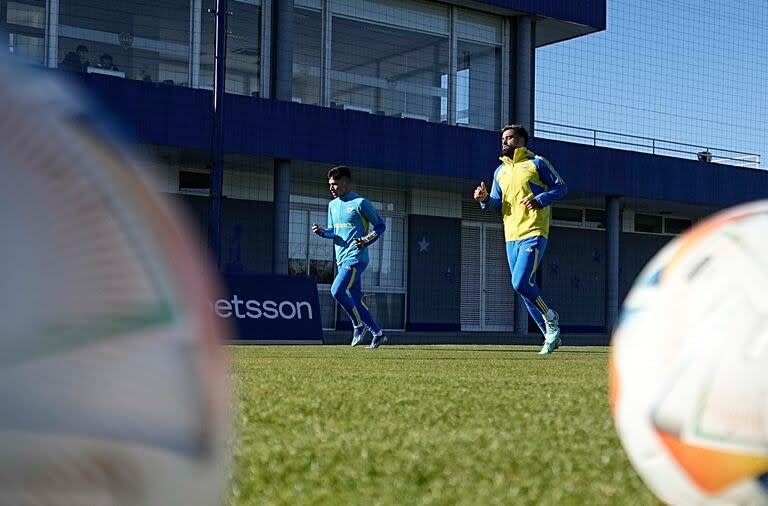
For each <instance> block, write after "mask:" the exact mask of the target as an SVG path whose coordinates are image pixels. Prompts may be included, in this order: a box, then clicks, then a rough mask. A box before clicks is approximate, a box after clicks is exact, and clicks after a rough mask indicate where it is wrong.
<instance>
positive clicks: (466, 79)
mask: <svg viewBox="0 0 768 506" xmlns="http://www.w3.org/2000/svg"><path fill="white" fill-rule="evenodd" d="M456 61H457V71H456V123H457V124H459V125H467V126H471V127H475V128H483V129H486V130H495V129H497V128H498V127H499V126H500V118H501V109H500V107H501V105H500V103H501V48H500V47H496V46H489V45H484V44H478V43H475V42H465V41H462V40H460V41H458V55H457V59H456Z"/></svg>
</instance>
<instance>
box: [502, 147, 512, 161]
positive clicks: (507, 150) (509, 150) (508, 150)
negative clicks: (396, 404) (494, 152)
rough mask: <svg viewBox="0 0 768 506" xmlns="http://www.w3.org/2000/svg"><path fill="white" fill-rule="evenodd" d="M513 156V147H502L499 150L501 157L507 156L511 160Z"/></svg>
mask: <svg viewBox="0 0 768 506" xmlns="http://www.w3.org/2000/svg"><path fill="white" fill-rule="evenodd" d="M514 154H515V147H514V146H504V147H503V148H501V156H508V157H510V158H512V155H514Z"/></svg>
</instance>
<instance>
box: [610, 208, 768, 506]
mask: <svg viewBox="0 0 768 506" xmlns="http://www.w3.org/2000/svg"><path fill="white" fill-rule="evenodd" d="M766 287H768V201H760V202H756V203H753V204H748V205H743V206H739V207H734V208H731V209H729V210H726V211H724V212H722V213H720V214H717V215H715V216H713V217H711V218H709V219H707V220H705V221H703V222H701V223H699V224H697V225H696V226H694V227H693V228H692V229H690V230H689V231H687V232H686V233H684V234H683V235H681V236H680V237H678V238H676V239H675V240H673V241H672V242H670V243H669V244H668V245H667V246H666V247H664V248H663V249H662V250H661V251H660V252H659V253H658V254H657V255H656V256H655V257H654V258H653V259H652V260H651V262H650V263H649V264H648V265H647V266H646V267H645V269H644V270H643V271H642V272H641V274H640V276H639V277H638V278H637V280H636V281H635V284H634V286H633V288H632V290H631V292H630V293H629V295H628V296H627V299H626V301H625V303H624V307H623V310H622V316H621V320H620V323H619V325H618V326H617V328H616V331H615V332H614V334H613V339H612V349H611V360H610V371H611V406H612V409H613V414H614V419H615V422H616V427H617V429H618V433H619V436H620V438H621V441H622V443H623V445H624V448H625V449H626V451H627V453H628V455H629V458H630V460H631V461H632V464H633V465H634V466H635V468H636V469H637V471H638V472H639V474H640V476H641V477H642V478H643V480H644V481H645V482H646V483H647V484H648V486H649V487H650V488H651V489H652V490H653V491H654V492H655V493H656V494H657V495H658V496H659V497H660V498H661V499H662V500H663V501H665V502H667V503H669V504H675V505H698V504H702V505H710V504H743V505H759V504H768V474H766V473H768V296H766Z"/></svg>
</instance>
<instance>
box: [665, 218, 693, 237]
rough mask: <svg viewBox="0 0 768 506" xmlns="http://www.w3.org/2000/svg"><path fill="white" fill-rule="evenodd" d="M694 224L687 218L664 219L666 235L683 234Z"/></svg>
mask: <svg viewBox="0 0 768 506" xmlns="http://www.w3.org/2000/svg"><path fill="white" fill-rule="evenodd" d="M692 224H693V221H692V220H689V219H686V218H664V233H665V234H682V233H683V232H685V230H686V229H687V228H688V227H690V226H691V225H692Z"/></svg>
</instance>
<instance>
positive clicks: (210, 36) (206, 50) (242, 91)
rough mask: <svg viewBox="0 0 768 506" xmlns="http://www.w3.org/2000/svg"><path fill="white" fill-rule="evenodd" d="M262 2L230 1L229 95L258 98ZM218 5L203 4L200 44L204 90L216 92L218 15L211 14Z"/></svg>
mask: <svg viewBox="0 0 768 506" xmlns="http://www.w3.org/2000/svg"><path fill="white" fill-rule="evenodd" d="M260 3H261V2H260V1H259V0H249V1H230V2H229V3H228V5H229V7H228V8H229V11H230V12H231V13H232V15H231V16H229V18H228V19H227V31H228V32H229V36H228V37H227V76H226V77H227V83H226V86H225V89H226V92H227V93H236V94H238V95H251V96H259V94H260V92H261V87H260V71H261V69H260V65H261V7H259V5H258V4H260ZM215 4H216V2H215V1H214V0H206V1H205V2H203V7H202V15H201V25H202V26H201V29H202V36H201V37H202V40H201V44H200V81H199V83H200V84H199V86H200V87H201V88H207V89H213V62H214V56H215V53H216V51H215V39H216V36H215V26H216V25H215V16H214V15H213V14H209V13H208V8H211V9H212V8H213V7H214V6H215Z"/></svg>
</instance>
